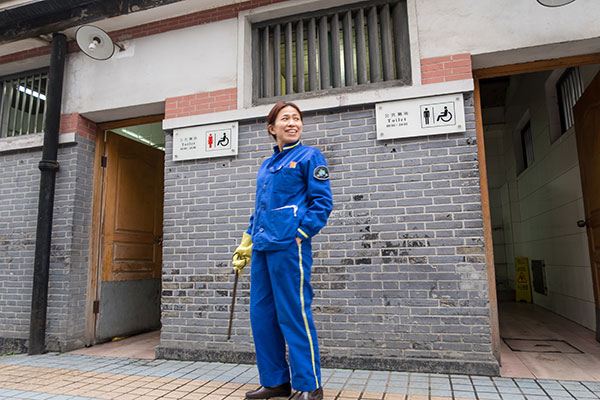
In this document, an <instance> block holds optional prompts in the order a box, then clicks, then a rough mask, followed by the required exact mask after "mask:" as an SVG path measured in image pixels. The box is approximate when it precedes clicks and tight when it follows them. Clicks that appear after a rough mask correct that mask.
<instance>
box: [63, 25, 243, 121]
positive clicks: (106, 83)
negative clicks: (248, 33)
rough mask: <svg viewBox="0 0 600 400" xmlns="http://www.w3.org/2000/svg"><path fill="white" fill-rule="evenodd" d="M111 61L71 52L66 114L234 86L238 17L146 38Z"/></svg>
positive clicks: (65, 103)
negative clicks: (98, 59)
mask: <svg viewBox="0 0 600 400" xmlns="http://www.w3.org/2000/svg"><path fill="white" fill-rule="evenodd" d="M126 45H127V48H126V50H125V51H123V52H117V53H116V54H115V55H114V56H113V57H112V58H111V59H109V60H106V61H97V60H93V59H91V58H89V57H87V56H86V55H84V54H83V53H82V52H77V53H72V54H69V56H68V60H67V65H66V71H65V73H66V75H65V83H64V90H63V99H64V100H63V105H62V107H63V110H62V113H63V114H69V113H74V112H78V113H82V114H86V113H93V112H96V111H101V110H113V109H119V108H124V107H131V106H139V105H144V104H152V103H162V102H164V100H165V99H166V98H170V97H176V96H182V95H189V94H193V93H199V92H207V91H214V90H220V89H229V88H233V87H236V82H237V54H236V49H237V20H236V19H228V20H224V21H219V22H215V23H210V24H204V25H198V26H194V27H190V28H185V29H180V30H176V31H170V32H166V33H163V34H160V35H152V36H147V37H143V38H139V39H135V40H131V41H130V42H128V43H126Z"/></svg>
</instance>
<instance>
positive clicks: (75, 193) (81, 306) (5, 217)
mask: <svg viewBox="0 0 600 400" xmlns="http://www.w3.org/2000/svg"><path fill="white" fill-rule="evenodd" d="M94 148H95V145H94V142H92V141H90V140H87V139H84V138H81V137H78V138H77V144H76V145H66V146H61V148H60V149H59V152H58V162H59V164H60V170H59V172H58V173H57V180H56V193H55V203H54V215H53V230H52V249H51V252H52V256H51V261H50V281H49V289H48V316H47V325H46V345H47V347H48V349H50V350H68V349H72V348H75V347H81V346H82V345H83V333H84V327H85V302H86V290H87V271H88V253H89V226H90V215H91V193H92V179H93V158H94ZM40 159H41V151H40V150H39V149H35V150H23V151H17V152H10V153H3V154H0V351H13V350H21V351H23V350H24V349H25V348H26V340H27V339H28V338H29V320H30V311H31V291H32V276H33V260H34V250H35V234H36V224H37V207H38V196H39V180H40V172H39V169H38V162H39V161H40Z"/></svg>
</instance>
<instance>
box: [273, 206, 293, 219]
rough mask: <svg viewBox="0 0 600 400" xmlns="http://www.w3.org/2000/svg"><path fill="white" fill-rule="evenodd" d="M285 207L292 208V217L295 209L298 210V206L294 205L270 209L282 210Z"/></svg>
mask: <svg viewBox="0 0 600 400" xmlns="http://www.w3.org/2000/svg"><path fill="white" fill-rule="evenodd" d="M285 208H293V209H294V217H295V216H296V211H298V206H296V205H292V206H283V207H277V208H274V209H272V210H271V211H276V210H283V209H285Z"/></svg>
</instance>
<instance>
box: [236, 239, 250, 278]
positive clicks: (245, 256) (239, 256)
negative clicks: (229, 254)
mask: <svg viewBox="0 0 600 400" xmlns="http://www.w3.org/2000/svg"><path fill="white" fill-rule="evenodd" d="M251 258H252V238H251V237H250V235H248V234H247V233H244V235H243V236H242V243H241V244H240V245H239V246H238V248H237V249H235V251H234V252H233V259H232V262H233V269H234V270H235V271H236V272H237V273H238V275H239V274H241V273H242V271H243V269H244V267H245V266H246V264H250V259H251Z"/></svg>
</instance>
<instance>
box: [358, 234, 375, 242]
mask: <svg viewBox="0 0 600 400" xmlns="http://www.w3.org/2000/svg"><path fill="white" fill-rule="evenodd" d="M378 237H379V233H365V234H364V235H362V236H361V237H360V240H377V238H378Z"/></svg>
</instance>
